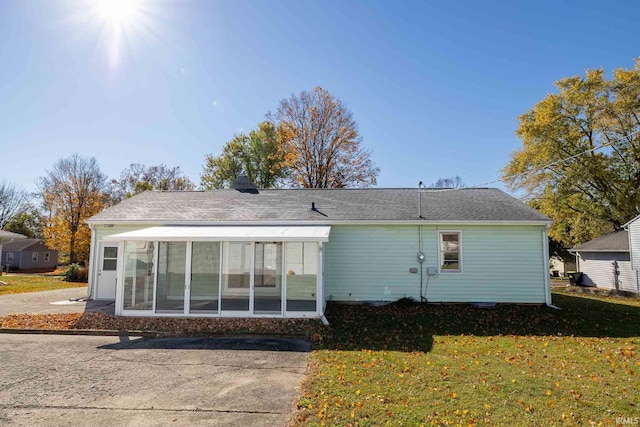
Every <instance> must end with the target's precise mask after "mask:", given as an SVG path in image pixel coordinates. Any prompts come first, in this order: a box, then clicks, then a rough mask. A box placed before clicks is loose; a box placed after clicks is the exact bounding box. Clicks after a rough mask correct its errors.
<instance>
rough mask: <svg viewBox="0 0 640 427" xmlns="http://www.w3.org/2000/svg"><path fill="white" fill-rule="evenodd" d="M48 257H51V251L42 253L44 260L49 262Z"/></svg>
mask: <svg viewBox="0 0 640 427" xmlns="http://www.w3.org/2000/svg"><path fill="white" fill-rule="evenodd" d="M50 259H51V252H45V253H44V262H49V260H50Z"/></svg>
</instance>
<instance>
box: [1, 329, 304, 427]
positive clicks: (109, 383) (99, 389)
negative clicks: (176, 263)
mask: <svg viewBox="0 0 640 427" xmlns="http://www.w3.org/2000/svg"><path fill="white" fill-rule="evenodd" d="M310 347H311V346H310V344H309V343H308V342H305V341H299V340H281V339H240V338H235V339H234V338H218V339H215V338H189V339H177V338H171V339H166V338H165V339H143V338H131V339H129V338H127V337H120V338H119V337H88V336H51V335H3V336H2V340H0V360H2V362H3V363H2V365H3V369H1V370H0V384H2V385H3V386H2V387H1V388H0V424H2V425H12V426H33V425H43V426H53V425H55V426H60V425H70V426H71V425H73V426H76V425H109V426H139V425H145V426H155V425H158V426H159V425H175V426H178V425H180V426H183V425H190V426H191V425H193V426H199V425H208V426H212V425H213V426H249V425H250V426H257V427H260V426H282V425H284V424H285V422H286V420H287V418H288V416H289V413H290V411H291V409H292V407H293V404H294V399H295V396H296V394H297V391H296V387H297V386H298V385H299V384H300V381H301V380H302V378H303V376H304V374H305V371H306V367H307V357H308V352H309V351H310ZM25 355H28V357H25Z"/></svg>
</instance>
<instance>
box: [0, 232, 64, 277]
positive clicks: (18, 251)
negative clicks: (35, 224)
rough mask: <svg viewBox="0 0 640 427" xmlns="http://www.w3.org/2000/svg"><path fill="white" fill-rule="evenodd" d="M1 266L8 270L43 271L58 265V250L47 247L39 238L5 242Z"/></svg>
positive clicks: (50, 269)
mask: <svg viewBox="0 0 640 427" xmlns="http://www.w3.org/2000/svg"><path fill="white" fill-rule="evenodd" d="M1 259H2V266H3V268H4V269H5V271H6V269H7V267H8V268H9V271H23V272H45V271H53V270H55V269H56V265H58V251H56V250H53V249H49V248H47V247H46V246H45V244H44V242H43V241H42V240H41V239H20V240H14V241H12V242H9V243H5V244H4V247H3V252H2V258H1Z"/></svg>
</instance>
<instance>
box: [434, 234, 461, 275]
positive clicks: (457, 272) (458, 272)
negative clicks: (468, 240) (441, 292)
mask: <svg viewBox="0 0 640 427" xmlns="http://www.w3.org/2000/svg"><path fill="white" fill-rule="evenodd" d="M452 233H457V234H458V247H459V249H458V254H459V256H458V265H459V266H460V268H459V269H458V270H443V269H442V235H443V234H452ZM463 252H464V250H463V245H462V230H438V271H439V272H440V274H463V271H464V262H463V255H462V254H463Z"/></svg>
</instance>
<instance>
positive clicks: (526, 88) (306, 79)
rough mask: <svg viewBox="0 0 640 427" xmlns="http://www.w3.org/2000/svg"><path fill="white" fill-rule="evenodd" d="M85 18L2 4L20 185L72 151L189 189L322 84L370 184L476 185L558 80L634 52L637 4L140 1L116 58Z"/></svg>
mask: <svg viewBox="0 0 640 427" xmlns="http://www.w3.org/2000/svg"><path fill="white" fill-rule="evenodd" d="M97 10H99V9H97V6H96V5H95V2H91V1H80V0H78V1H62V0H49V1H44V0H39V1H36V0H21V1H13V0H3V1H1V2H0V59H1V61H2V62H1V66H0V156H1V157H0V158H1V159H2V162H1V163H0V169H1V170H2V174H1V175H0V178H5V179H8V180H10V181H15V182H16V183H18V184H19V185H21V186H23V187H24V188H26V189H27V190H30V191H31V190H34V189H35V184H34V182H35V180H36V178H37V177H38V176H42V175H43V174H44V173H45V170H46V169H47V168H50V167H51V166H52V165H53V163H54V162H55V160H56V159H58V158H60V157H63V156H68V155H71V154H73V153H75V152H78V153H80V154H82V155H85V156H94V157H96V159H97V160H98V163H99V164H100V167H101V169H102V171H103V172H104V173H105V174H107V175H108V176H109V177H117V176H118V175H119V174H120V171H121V170H122V169H124V168H126V167H127V166H128V165H129V164H130V163H144V164H147V165H154V164H159V163H165V164H166V165H168V166H180V167H181V168H182V170H183V171H184V172H185V173H186V174H187V175H188V176H189V177H190V178H191V179H192V180H193V181H194V182H196V183H199V176H200V173H201V171H202V165H203V163H204V158H205V156H206V155H207V154H208V153H214V154H218V153H219V152H220V150H221V148H222V146H223V145H224V143H225V142H226V141H228V140H229V139H231V138H232V136H233V135H234V133H237V132H240V131H243V130H244V131H247V130H249V129H251V128H252V127H253V126H255V125H256V124H257V123H258V122H259V121H261V120H263V118H264V116H265V113H267V112H268V111H273V110H275V109H276V107H277V104H278V101H279V100H280V99H282V98H285V97H288V96H290V95H291V94H293V93H295V94H297V93H299V92H300V91H302V90H310V89H312V88H313V87H315V86H322V87H324V88H325V89H327V90H329V91H330V92H332V93H333V94H334V95H335V96H337V97H338V98H340V99H341V100H342V101H344V102H345V103H346V104H347V105H348V107H349V108H350V110H351V111H352V112H353V114H354V118H355V119H356V121H357V122H358V124H359V128H360V133H361V135H362V137H363V144H364V146H366V147H368V148H370V149H372V150H373V155H372V158H373V160H374V162H375V163H376V164H377V165H378V166H379V167H380V168H381V170H382V172H381V174H380V176H379V180H378V186H380V187H413V186H415V185H416V184H417V182H418V181H419V180H422V181H424V182H425V183H426V184H430V183H433V182H434V181H436V180H437V179H438V178H439V177H448V176H453V175H460V176H461V177H462V178H463V180H464V181H465V182H466V183H467V184H468V185H475V184H483V183H485V182H488V181H493V180H495V179H497V178H498V177H499V170H500V169H501V168H502V167H503V166H504V164H505V163H506V162H507V161H508V159H509V155H510V153H511V152H513V151H514V150H516V149H517V148H518V147H519V145H520V142H519V141H518V140H517V138H516V137H515V134H514V131H515V129H516V127H517V117H518V116H519V115H520V114H522V113H524V112H526V111H527V110H528V109H530V108H531V107H532V106H533V105H534V104H535V103H536V102H537V101H539V100H540V99H541V98H542V97H544V96H545V95H546V94H547V93H549V92H552V91H553V89H554V88H553V85H552V83H553V82H554V81H555V80H558V79H560V78H562V77H565V76H570V75H576V74H580V75H582V74H584V69H585V68H599V67H603V68H604V69H605V70H607V71H608V72H610V71H612V70H613V69H614V68H618V67H622V66H624V67H633V65H634V62H635V61H634V58H636V57H638V56H640V49H638V40H640V26H638V25H637V19H636V18H637V16H639V15H640V4H639V3H637V2H633V1H627V2H616V3H610V4H606V3H605V2H602V1H580V2H578V1H574V2H570V1H535V2H533V1H513V2H506V1H502V2H498V1H482V2H478V1H468V2H458V1H455V2H454V1H440V2H436V1H431V2H427V1H416V2H410V1H402V2H394V1H380V2H376V1H344V0H343V1H319V0H318V1H309V0H302V1H300V0H277V1H276V0H273V1H243V0H233V1H231V0H229V1H213V0H211V1H172V2H166V1H156V2H143V1H142V2H140V3H139V5H138V14H137V15H136V16H137V18H135V19H131V20H130V21H129V22H128V23H127V25H125V26H124V27H123V31H122V33H121V35H122V37H121V38H120V39H119V43H120V44H119V50H117V49H116V48H115V46H116V45H115V44H114V38H113V37H112V36H111V33H110V32H109V31H108V29H107V26H106V22H107V21H105V17H104V16H102V15H101V13H99V12H97ZM114 49H115V50H114ZM116 52H117V54H116ZM496 185H497V186H500V185H499V184H493V186H496Z"/></svg>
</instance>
